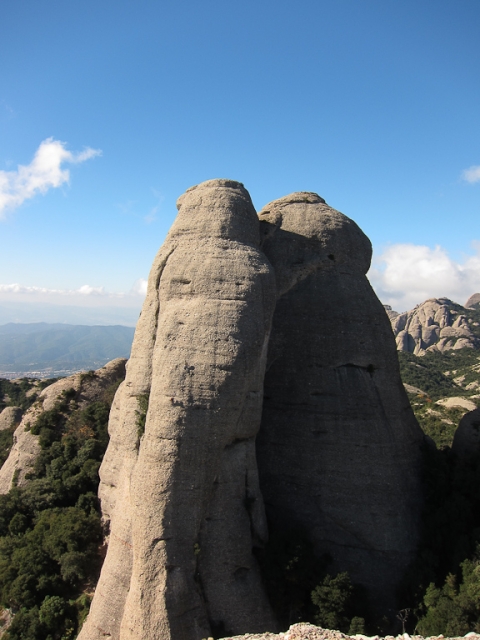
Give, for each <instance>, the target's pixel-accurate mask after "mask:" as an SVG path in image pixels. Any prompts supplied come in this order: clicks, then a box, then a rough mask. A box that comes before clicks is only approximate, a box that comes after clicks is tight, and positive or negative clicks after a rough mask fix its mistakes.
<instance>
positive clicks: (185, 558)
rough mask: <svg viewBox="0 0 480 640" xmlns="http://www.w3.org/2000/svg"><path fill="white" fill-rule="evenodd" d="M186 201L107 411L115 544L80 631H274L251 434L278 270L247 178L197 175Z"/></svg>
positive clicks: (172, 635) (109, 507) (187, 637)
mask: <svg viewBox="0 0 480 640" xmlns="http://www.w3.org/2000/svg"><path fill="white" fill-rule="evenodd" d="M178 208H179V213H178V216H177V219H176V220H175V223H174V225H173V227H172V229H171V230H170V232H169V234H168V236H167V239H166V241H165V243H164V245H163V246H162V248H161V249H160V251H159V254H158V255H157V257H156V259H155V261H154V264H153V267H152V270H151V273H150V277H149V283H148V292H147V298H146V301H145V304H144V307H143V310H142V314H141V318H140V321H139V324H138V326H137V329H136V333H135V339H134V343H133V347H132V356H131V359H130V361H129V363H128V367H127V375H126V379H125V383H124V385H123V387H122V388H121V389H120V390H119V391H118V393H117V397H116V399H115V405H114V408H113V411H112V416H111V420H110V425H109V430H110V435H111V440H110V445H109V447H108V450H107V453H106V456H105V459H104V462H103V464H102V468H101V487H100V496H101V500H102V509H104V511H105V515H106V518H107V519H108V520H109V521H110V540H109V547H108V552H107V556H106V560H105V563H104V566H103V569H102V574H101V577H100V581H99V584H98V587H97V590H96V593H95V597H94V599H93V603H92V609H91V612H90V615H89V617H88V619H87V622H86V624H85V625H84V628H83V629H82V632H81V634H80V636H79V638H80V639H81V640H86V639H88V640H91V639H93V638H95V639H97V638H103V637H105V635H107V636H110V637H112V638H121V639H122V640H126V639H127V638H128V639H129V640H130V639H134V638H135V639H138V640H140V639H141V640H147V639H152V640H153V639H156V640H157V639H158V640H170V639H173V640H201V638H205V637H207V636H209V635H210V632H211V629H212V627H214V628H216V629H224V630H225V631H227V632H230V633H244V632H246V631H248V630H258V631H262V630H264V629H265V628H274V627H275V621H274V619H273V616H272V614H271V612H270V608H269V604H268V602H267V599H266V596H265V594H264V591H263V587H262V583H261V579H260V575H259V570H258V567H257V565H256V562H255V559H254V556H253V554H252V547H253V546H254V545H256V544H262V543H263V542H264V541H265V540H266V536H267V530H266V523H265V515H264V508H263V501H262V497H261V494H260V490H259V483H258V473H257V467H256V461H255V436H256V433H257V430H258V428H259V424H260V414H261V409H262V398H263V377H264V369H265V363H266V355H267V344H268V338H269V333H270V326H271V318H272V314H273V309H274V304H275V279H274V273H273V270H272V268H271V266H270V264H269V262H268V261H267V260H266V258H265V256H264V255H263V254H262V252H261V251H260V250H259V222H258V218H257V216H256V213H255V210H254V208H253V205H252V203H251V200H250V196H249V195H248V192H247V191H246V190H245V189H244V188H243V186H242V185H241V184H239V183H237V182H233V181H229V180H212V181H209V182H206V183H203V184H201V185H198V186H197V187H193V188H191V189H189V190H188V191H187V192H186V193H185V194H184V195H183V196H182V197H181V198H180V199H179V201H178ZM142 398H143V400H144V401H145V402H146V401H147V399H148V410H147V412H146V415H145V429H144V433H142V430H141V429H140V430H139V428H138V424H139V421H138V413H139V407H140V405H141V402H140V401H141V399H142Z"/></svg>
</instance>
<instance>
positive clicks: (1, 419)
mask: <svg viewBox="0 0 480 640" xmlns="http://www.w3.org/2000/svg"><path fill="white" fill-rule="evenodd" d="M21 418H22V410H21V409H20V407H5V409H3V411H0V431H3V430H5V429H11V428H12V427H14V426H15V425H16V424H18V423H19V422H20V420H21Z"/></svg>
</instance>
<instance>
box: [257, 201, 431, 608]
mask: <svg viewBox="0 0 480 640" xmlns="http://www.w3.org/2000/svg"><path fill="white" fill-rule="evenodd" d="M259 217H260V220H261V221H262V224H261V228H262V235H263V243H262V248H263V250H264V252H265V254H266V256H267V257H268V258H269V260H270V261H271V263H272V265H273V267H274V269H275V272H276V275H277V283H278V289H277V295H278V301H277V305H276V310H275V315H274V320H273V329H272V335H271V338H270V345H269V357H268V364H267V372H266V375H265V384H264V407H263V418H262V425H261V429H260V434H259V437H258V439H257V458H258V466H259V471H260V480H261V482H260V486H261V490H262V494H263V497H264V500H265V504H266V509H267V515H268V516H269V520H270V524H271V527H272V530H273V531H280V530H285V529H288V528H291V529H297V530H298V531H300V532H302V533H303V534H305V535H306V537H308V538H309V539H310V540H311V541H313V543H314V545H315V548H316V550H317V552H318V553H319V554H321V553H328V554H330V555H331V557H332V559H333V564H332V566H331V570H332V571H339V570H341V571H345V570H346V571H349V573H350V575H351V578H352V580H353V581H354V582H358V583H360V584H362V585H363V586H365V587H366V588H367V590H368V592H369V594H370V596H371V599H372V604H373V605H374V606H376V607H377V608H378V609H385V607H388V606H389V605H391V604H392V603H393V602H394V588H395V585H396V584H398V581H399V580H400V579H401V577H402V573H403V571H404V570H405V568H406V567H407V565H408V563H409V561H410V560H411V558H412V554H413V552H414V550H415V546H416V541H417V526H418V507H419V498H420V493H421V492H420V484H419V471H420V444H421V442H422V440H423V434H422V431H421V429H420V427H419V426H418V424H417V422H416V420H415V418H414V416H413V413H412V411H411V408H410V405H409V402H408V399H407V396H406V394H405V391H404V389H403V385H402V382H401V379H400V373H399V368H398V361H397V357H396V345H395V340H394V337H393V335H392V331H391V327H390V322H389V319H388V316H387V315H386V313H385V310H384V308H383V306H382V305H381V303H380V302H379V301H378V299H377V297H376V295H375V293H374V292H373V290H372V289H371V287H370V284H369V282H368V280H367V278H366V276H365V274H366V272H367V270H368V268H369V266H370V259H371V245H370V242H369V240H368V238H367V237H366V236H365V235H364V234H363V232H362V231H361V230H360V229H359V227H358V226H357V225H356V224H355V223H354V222H353V221H352V220H350V219H349V218H347V217H346V216H344V215H343V214H341V213H340V212H338V211H335V210H334V209H332V208H330V207H329V206H328V205H326V204H325V202H324V200H323V199H322V198H320V197H319V196H317V195H316V194H312V193H294V194H292V195H290V196H287V197H285V198H282V199H280V200H276V201H275V202H272V203H271V204H269V205H267V206H266V207H265V208H264V209H263V210H262V211H261V212H260V214H259Z"/></svg>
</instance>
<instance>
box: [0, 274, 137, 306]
mask: <svg viewBox="0 0 480 640" xmlns="http://www.w3.org/2000/svg"><path fill="white" fill-rule="evenodd" d="M146 291H147V281H146V280H144V279H143V278H139V279H138V280H136V281H135V283H134V285H133V287H132V288H131V289H130V291H129V292H127V293H122V292H109V291H107V290H106V289H105V287H92V286H91V285H89V284H84V285H82V286H81V287H79V288H78V289H47V288H46V287H36V286H25V285H22V284H18V283H13V284H0V303H3V302H5V301H10V302H21V303H24V302H25V303H33V302H35V303H41V302H44V303H45V304H56V305H74V306H85V305H92V306H118V305H121V306H131V307H139V308H140V306H141V304H142V302H143V298H144V297H145V294H146Z"/></svg>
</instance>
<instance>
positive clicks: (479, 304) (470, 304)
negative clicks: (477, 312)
mask: <svg viewBox="0 0 480 640" xmlns="http://www.w3.org/2000/svg"><path fill="white" fill-rule="evenodd" d="M464 307H465V309H480V293H474V294H473V295H472V296H470V298H469V299H468V300H467V301H466V303H465V304H464Z"/></svg>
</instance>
